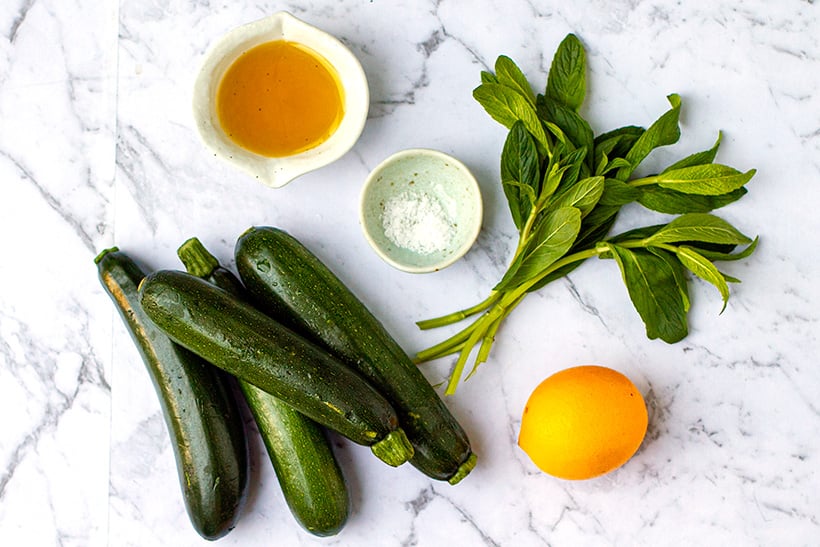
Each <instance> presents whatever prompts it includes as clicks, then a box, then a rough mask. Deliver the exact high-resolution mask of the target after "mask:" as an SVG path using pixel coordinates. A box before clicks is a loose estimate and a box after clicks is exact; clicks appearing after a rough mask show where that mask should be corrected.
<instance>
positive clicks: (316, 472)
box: [177, 237, 350, 536]
mask: <svg viewBox="0 0 820 547" xmlns="http://www.w3.org/2000/svg"><path fill="white" fill-rule="evenodd" d="M177 254H178V255H179V258H180V260H182V263H183V264H185V268H186V269H187V270H188V272H189V273H191V274H193V275H196V276H197V277H201V278H202V279H204V280H206V281H208V282H210V283H213V284H214V285H216V286H217V287H221V288H223V289H225V290H226V291H228V292H230V293H231V294H233V295H234V296H236V297H238V298H247V295H246V294H245V289H244V287H243V286H242V283H241V282H240V281H239V279H238V278H237V277H236V276H235V275H234V274H233V272H231V271H230V270H228V269H226V268H223V267H222V266H220V264H219V261H217V259H216V257H214V256H213V255H212V254H211V253H210V252H208V250H207V249H206V248H205V247H204V246H203V245H202V243H201V242H200V241H199V239H197V238H195V237H194V238H191V239H189V240H188V241H186V242H185V243H183V244H182V246H180V248H179V249H178V250H177ZM239 386H240V388H241V389H242V392H243V393H244V395H245V400H246V402H247V403H248V407H249V408H250V410H251V414H253V418H254V420H255V421H256V426H257V427H258V429H259V433H260V434H261V436H262V440H263V442H264V443H265V448H266V449H267V451H268V455H269V456H270V459H271V463H272V464H273V469H274V471H275V472H276V477H277V479H278V481H279V484H280V486H281V487H282V493H283V495H284V497H285V501H286V502H287V504H288V507H289V508H290V511H291V513H293V516H294V517H295V518H296V520H297V522H299V524H300V525H301V526H302V527H303V528H304V529H305V530H307V531H308V532H310V533H312V534H315V535H317V536H331V535H335V534H337V533H339V531H340V530H341V529H342V527H343V526H344V524H345V522H346V521H347V516H348V513H349V509H350V498H349V496H348V491H347V484H346V483H345V479H344V475H343V474H342V470H341V468H340V467H339V463H338V462H337V461H336V458H335V456H334V455H333V449H332V447H331V446H330V440H329V439H328V437H327V435H326V434H325V431H324V429H323V428H322V427H321V426H320V425H319V424H317V423H316V422H314V421H313V420H311V419H310V418H308V417H307V416H305V415H304V414H302V413H301V412H297V411H296V410H295V409H294V408H293V407H291V406H290V405H288V404H286V403H283V402H282V401H280V400H279V399H277V398H276V397H274V396H273V395H271V394H269V393H267V392H265V391H262V390H261V389H259V388H258V387H255V386H253V385H252V384H249V383H248V382H245V381H242V380H239Z"/></svg>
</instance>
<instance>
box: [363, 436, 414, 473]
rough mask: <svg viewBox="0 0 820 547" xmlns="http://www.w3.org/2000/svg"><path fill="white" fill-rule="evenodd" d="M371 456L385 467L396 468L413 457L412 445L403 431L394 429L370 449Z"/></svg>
mask: <svg viewBox="0 0 820 547" xmlns="http://www.w3.org/2000/svg"><path fill="white" fill-rule="evenodd" d="M370 450H371V451H372V452H373V454H375V455H376V457H377V458H379V459H380V460H381V461H383V462H384V463H386V464H387V465H392V466H393V467H398V466H400V465H401V464H403V463H404V462H406V461H407V460H409V459H410V458H412V457H413V445H412V444H410V440H409V439H408V438H407V435H406V434H405V432H404V430H403V429H401V428H396V429H394V430H393V431H391V432H390V433H388V434H387V435H386V436H385V437H384V438H383V439H382V440H380V441H379V442H377V443H376V444H374V445H373V446H371V447H370Z"/></svg>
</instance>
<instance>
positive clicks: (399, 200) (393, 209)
mask: <svg viewBox="0 0 820 547" xmlns="http://www.w3.org/2000/svg"><path fill="white" fill-rule="evenodd" d="M382 226H383V227H384V235H386V236H387V238H388V239H389V240H390V241H391V242H392V243H393V244H394V245H397V246H399V247H402V248H404V249H407V250H409V251H413V252H416V253H419V254H431V253H435V252H440V251H443V250H445V249H446V248H447V247H448V246H449V244H450V242H451V241H452V239H453V235H454V232H455V229H454V226H453V222H452V221H451V220H450V218H449V216H448V215H447V211H445V209H444V207H443V206H442V204H441V202H440V201H439V200H437V199H436V198H435V197H433V196H430V195H428V194H426V193H422V192H403V193H401V194H399V195H397V196H394V197H391V198H390V199H388V200H387V201H385V203H384V211H383V213H382Z"/></svg>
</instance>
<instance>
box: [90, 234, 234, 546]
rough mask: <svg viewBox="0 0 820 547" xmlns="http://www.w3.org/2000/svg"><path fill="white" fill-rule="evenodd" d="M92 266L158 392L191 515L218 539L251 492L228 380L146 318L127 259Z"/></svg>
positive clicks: (136, 275) (111, 254)
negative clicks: (248, 488)
mask: <svg viewBox="0 0 820 547" xmlns="http://www.w3.org/2000/svg"><path fill="white" fill-rule="evenodd" d="M94 261H95V262H96V264H97V270H98V273H99V276H100V281H101V282H102V285H103V287H104V288H105V290H106V292H108V294H109V296H110V297H111V299H112V300H113V301H114V303H115V304H116V306H117V309H118V310H119V313H120V315H121V316H122V318H123V320H124V322H125V325H126V327H127V328H128V331H129V333H130V334H131V337H132V338H133V340H134V342H135V343H136V345H137V349H138V350H139V353H140V355H141V356H142V359H143V361H144V362H145V365H146V367H147V369H148V373H149V375H150V377H151V380H152V382H153V384H154V388H155V389H156V392H157V396H158V398H159V402H160V406H161V408H162V413H163V415H164V417H165V423H166V425H167V427H168V431H169V433H170V434H171V446H172V448H173V451H174V456H175V458H176V464H177V471H178V472H179V482H180V486H181V488H182V494H183V496H182V497H183V499H184V500H185V506H186V509H187V511H188V516H189V517H190V519H191V522H192V524H193V526H194V528H195V529H196V531H197V532H198V533H199V534H200V535H201V536H202V537H204V538H206V539H209V540H214V539H217V538H220V537H222V536H224V535H225V534H227V533H228V532H229V531H230V530H231V529H232V528H233V527H234V526H235V524H236V522H237V519H238V518H239V514H240V511H241V509H242V506H243V504H244V502H245V499H246V496H247V486H248V467H249V460H248V446H247V438H246V436H245V430H244V424H243V423H242V416H241V413H240V409H239V406H238V405H237V402H236V400H235V399H234V397H233V394H232V391H231V386H230V382H232V381H233V380H232V379H231V378H230V377H229V376H228V375H226V374H225V373H223V372H222V371H220V370H219V369H217V368H216V367H214V366H212V365H210V364H209V363H207V362H205V361H203V360H202V359H201V358H200V357H199V356H197V355H195V354H193V353H192V352H190V351H188V350H187V349H185V348H183V347H181V346H179V345H177V344H175V343H173V342H172V341H171V340H170V339H169V338H168V337H167V336H165V334H163V333H162V332H161V331H160V330H159V329H158V328H157V327H156V326H155V325H154V324H153V322H151V320H149V319H148V317H147V316H146V315H145V313H143V311H142V308H141V307H140V304H139V294H138V292H137V287H138V286H139V283H140V282H141V281H142V279H143V278H144V274H143V272H142V271H141V270H140V268H139V266H137V264H135V263H134V261H133V260H131V259H130V258H129V257H128V256H127V255H126V254H125V253H122V252H120V251H119V250H118V249H117V248H116V247H114V248H111V249H107V250H104V251H103V252H101V253H100V254H99V255H98V256H97V257H96V258H95V260H94ZM161 496H162V494H158V497H161Z"/></svg>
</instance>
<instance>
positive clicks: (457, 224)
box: [360, 148, 483, 273]
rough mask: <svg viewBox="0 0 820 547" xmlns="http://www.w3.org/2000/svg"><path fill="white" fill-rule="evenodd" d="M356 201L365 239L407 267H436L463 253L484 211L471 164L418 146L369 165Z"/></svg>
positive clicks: (388, 258) (396, 264) (418, 270)
mask: <svg viewBox="0 0 820 547" xmlns="http://www.w3.org/2000/svg"><path fill="white" fill-rule="evenodd" d="M360 205H361V206H360V221H361V224H362V229H363V230H364V235H365V238H366V239H367V241H368V242H369V243H370V245H371V246H372V247H373V249H375V251H376V253H377V254H378V255H379V256H380V257H381V258H382V259H383V260H384V261H385V262H387V263H388V264H390V265H392V266H394V267H395V268H398V269H399V270H402V271H405V272H411V273H426V272H433V271H437V270H440V269H442V268H445V267H447V266H449V265H450V264H452V263H454V262H455V261H456V260H458V259H459V258H461V257H462V256H464V254H466V253H467V251H468V250H469V249H470V247H472V245H473V243H474V242H475V240H476V237H477V236H478V233H479V230H480V229H481V221H482V217H483V205H482V199H481V192H480V190H479V187H478V183H477V182H476V180H475V178H474V177H473V175H472V173H470V171H469V169H467V167H466V166H464V164H463V163H461V162H460V161H458V160H457V159H455V158H453V157H451V156H449V155H447V154H444V153H442V152H438V151H436V150H429V149H421V148H415V149H409V150H403V151H401V152H398V153H396V154H394V155H392V156H390V157H389V158H387V159H386V160H384V161H383V162H382V163H381V164H379V165H378V166H377V167H376V168H375V169H373V171H372V172H371V173H370V175H369V176H368V177H367V180H366V181H365V184H364V188H363V189H362V194H361V203H360Z"/></svg>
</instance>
